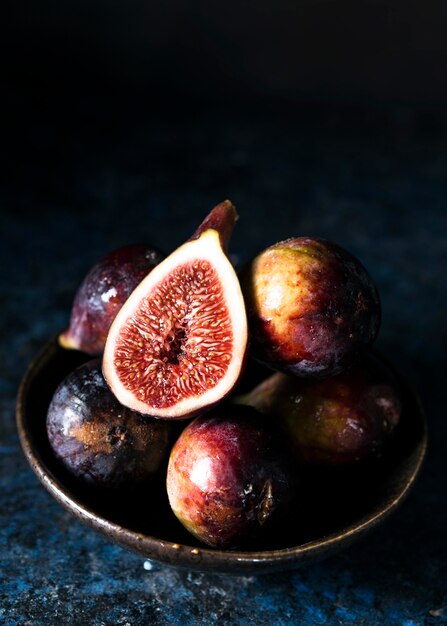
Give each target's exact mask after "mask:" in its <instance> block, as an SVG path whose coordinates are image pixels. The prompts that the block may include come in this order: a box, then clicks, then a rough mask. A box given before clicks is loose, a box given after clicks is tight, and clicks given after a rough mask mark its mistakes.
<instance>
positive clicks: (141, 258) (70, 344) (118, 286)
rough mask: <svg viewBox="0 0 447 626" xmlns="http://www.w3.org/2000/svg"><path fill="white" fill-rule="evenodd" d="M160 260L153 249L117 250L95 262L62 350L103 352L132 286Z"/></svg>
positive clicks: (77, 300) (81, 289)
mask: <svg viewBox="0 0 447 626" xmlns="http://www.w3.org/2000/svg"><path fill="white" fill-rule="evenodd" d="M162 259H163V255H162V254H161V253H160V252H159V251H158V250H156V249H155V248H152V247H148V246H143V245H132V246H125V247H123V248H118V249H117V250H114V251H113V252H110V253H109V254H107V255H106V256H105V257H104V258H103V259H101V260H100V261H98V263H96V264H95V265H94V266H93V267H92V268H91V270H90V271H89V272H88V274H87V276H86V277H85V278H84V280H83V282H82V284H81V286H80V287H79V289H78V291H77V293H76V296H75V299H74V302H73V307H72V310H71V317H70V325H69V328H68V329H67V330H66V331H65V332H64V333H62V334H61V335H60V337H59V343H60V344H61V346H62V347H63V348H67V349H74V350H81V351H82V352H86V353H87V354H89V355H91V356H98V355H100V354H102V353H103V351H104V346H105V342H106V338H107V333H108V332H109V329H110V326H111V324H112V322H113V320H114V319H115V317H116V315H117V313H118V311H119V310H120V309H121V307H122V306H123V304H124V302H125V301H126V300H127V298H128V297H129V296H130V294H131V293H132V291H133V290H134V289H135V287H136V286H137V285H138V283H140V282H141V281H142V280H143V278H144V277H145V276H147V274H149V272H150V271H151V270H152V269H153V268H154V267H155V266H156V265H158V263H160V261H161V260H162Z"/></svg>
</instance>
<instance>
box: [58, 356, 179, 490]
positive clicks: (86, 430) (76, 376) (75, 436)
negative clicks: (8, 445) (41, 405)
mask: <svg viewBox="0 0 447 626" xmlns="http://www.w3.org/2000/svg"><path fill="white" fill-rule="evenodd" d="M47 434H48V441H49V443H50V446H51V448H52V450H53V452H54V454H55V456H56V457H57V458H58V459H59V461H60V462H61V463H62V465H64V467H65V468H66V469H67V470H68V471H69V472H70V474H72V475H73V476H75V477H76V478H77V479H80V480H81V481H83V482H84V483H86V484H89V485H92V486H95V487H99V488H103V489H106V490H112V489H121V488H124V487H126V488H127V487H131V488H133V487H136V486H138V485H139V484H143V483H145V482H146V481H148V480H150V479H151V478H152V477H153V476H154V475H155V473H156V472H157V470H158V469H159V468H160V466H161V464H162V462H163V461H164V460H165V459H167V456H168V454H169V449H170V434H171V429H170V424H169V423H167V422H160V421H159V420H154V419H152V418H148V417H143V416H142V415H140V414H138V413H135V412H134V411H131V410H130V409H127V408H125V407H123V406H122V405H120V404H119V402H118V401H117V400H116V398H115V397H114V395H113V394H112V392H111V391H110V390H109V388H108V386H107V384H106V382H105V380H104V378H103V375H102V372H101V363H100V360H99V359H94V360H92V361H89V362H87V363H85V364H84V365H81V366H80V367H78V368H77V369H75V370H74V371H73V372H71V373H70V374H69V375H68V376H67V378H66V379H65V380H63V381H62V383H61V384H60V385H59V387H58V388H57V389H56V392H55V393H54V395H53V398H52V400H51V403H50V405H49V408H48V413H47Z"/></svg>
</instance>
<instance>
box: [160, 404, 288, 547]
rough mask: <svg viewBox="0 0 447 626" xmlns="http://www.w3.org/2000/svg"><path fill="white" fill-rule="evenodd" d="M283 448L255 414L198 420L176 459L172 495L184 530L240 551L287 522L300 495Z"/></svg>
mask: <svg viewBox="0 0 447 626" xmlns="http://www.w3.org/2000/svg"><path fill="white" fill-rule="evenodd" d="M286 458H287V454H286V450H285V448H284V444H283V442H281V441H280V440H279V439H278V435H277V433H275V432H274V431H272V430H271V429H270V428H269V426H268V423H266V420H265V419H263V417H262V415H260V414H259V413H258V412H257V411H255V410H254V409H252V408H250V407H243V406H236V405H233V406H232V405H229V404H227V405H226V406H225V407H223V406H219V407H218V409H217V410H216V409H215V410H214V411H212V412H211V413H208V414H207V415H202V416H200V417H197V418H196V419H195V420H194V421H193V422H191V423H190V424H189V425H188V426H187V427H186V428H185V430H184V431H183V432H182V434H181V435H180V437H179V438H178V440H177V442H176V443H175V444H174V447H173V449H172V451H171V455H170V458H169V464H168V472H167V481H166V485H167V492H168V498H169V503H170V505H171V508H172V510H173V512H174V514H175V515H176V517H177V518H178V519H179V520H180V522H181V523H182V524H183V525H184V526H185V528H187V530H189V532H191V533H192V534H193V535H194V536H195V537H196V538H198V539H199V540H200V541H202V542H204V543H206V544H208V545H209V546H213V547H224V548H228V547H236V546H240V545H241V544H244V543H247V542H249V541H252V540H253V539H254V538H259V537H261V536H263V535H264V533H265V532H266V530H267V529H268V528H269V526H270V525H271V524H272V523H273V522H274V521H275V520H276V521H277V520H278V519H281V518H282V515H284V513H285V512H286V511H287V509H288V505H289V504H290V503H291V501H292V499H293V496H294V493H295V488H294V479H293V475H292V473H291V471H290V468H289V466H288V462H286Z"/></svg>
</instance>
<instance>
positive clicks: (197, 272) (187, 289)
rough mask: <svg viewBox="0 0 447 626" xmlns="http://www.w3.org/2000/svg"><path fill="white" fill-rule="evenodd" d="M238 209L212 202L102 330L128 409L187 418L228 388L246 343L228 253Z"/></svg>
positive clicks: (106, 365)
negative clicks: (105, 332) (202, 217)
mask: <svg viewBox="0 0 447 626" xmlns="http://www.w3.org/2000/svg"><path fill="white" fill-rule="evenodd" d="M236 218H237V214H236V211H235V209H234V207H233V205H232V204H231V202H229V201H225V202H223V203H221V204H219V205H217V206H216V207H215V208H214V209H213V210H212V211H211V213H210V214H209V215H208V217H207V218H206V219H205V220H204V222H203V223H202V224H201V225H200V226H199V228H198V230H197V231H196V233H195V234H194V235H193V237H192V238H191V239H190V240H189V241H188V242H186V243H185V244H183V245H182V246H180V248H178V249H177V250H175V252H173V253H172V254H171V255H170V256H169V257H167V258H166V259H165V260H164V261H162V262H161V263H160V264H159V265H157V267H155V268H154V269H153V270H152V272H151V273H150V274H149V275H148V276H147V277H146V278H145V279H144V280H143V281H142V282H141V283H140V284H139V285H138V287H137V288H136V289H135V290H134V291H133V293H132V294H131V296H130V297H129V298H128V300H127V301H126V303H125V304H124V306H123V307H122V309H121V310H120V311H119V313H118V315H117V316H116V318H115V320H114V322H113V324H112V326H111V328H110V331H109V335H108V338H107V342H106V346H105V350H104V357H103V372H104V376H105V378H106V380H107V382H108V384H109V386H110V388H111V390H112V391H113V393H114V394H115V396H116V397H117V399H118V400H119V402H120V403H121V404H123V405H125V406H127V407H129V408H130V409H133V410H135V411H139V412H140V413H143V414H149V415H152V416H154V417H159V418H166V419H170V418H185V417H190V416H192V415H197V414H198V413H200V412H202V411H204V410H205V409H207V408H210V407H211V406H212V405H213V404H216V403H217V402H219V401H220V400H222V399H223V398H224V397H225V396H226V395H227V394H228V393H229V392H230V391H231V390H232V388H233V386H234V385H235V383H236V382H237V380H238V378H239V375H240V373H241V370H242V367H243V364H244V359H245V351H246V345H247V320H246V314H245V305H244V300H243V297H242V292H241V289H240V285H239V280H238V278H237V276H236V273H235V271H234V269H233V267H232V265H231V263H230V261H229V259H228V257H227V255H226V247H227V244H228V241H229V238H230V236H231V232H232V230H233V227H234V224H235V221H236Z"/></svg>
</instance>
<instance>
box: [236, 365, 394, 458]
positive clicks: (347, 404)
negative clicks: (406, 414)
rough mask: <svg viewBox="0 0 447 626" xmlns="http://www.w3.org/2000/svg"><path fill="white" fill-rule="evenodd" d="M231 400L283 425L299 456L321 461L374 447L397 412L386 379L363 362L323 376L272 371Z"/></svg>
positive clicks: (389, 429) (383, 438)
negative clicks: (301, 377)
mask: <svg viewBox="0 0 447 626" xmlns="http://www.w3.org/2000/svg"><path fill="white" fill-rule="evenodd" d="M235 401H237V402H241V403H243V404H248V405H250V406H253V407H255V408H257V409H258V410H259V411H261V412H262V413H264V414H266V415H268V416H270V418H271V419H272V420H273V421H274V422H275V423H276V424H277V425H278V426H279V427H281V428H282V429H284V430H285V432H286V434H287V438H288V440H289V441H290V443H291V445H292V446H293V447H294V450H295V455H296V458H297V459H298V460H299V461H302V462H305V463H312V464H323V465H343V464H347V463H351V462H354V461H360V460H362V459H364V458H366V457H368V456H370V455H373V454H374V453H377V452H379V451H380V450H381V448H382V446H383V444H384V443H385V441H386V439H387V437H388V436H389V434H390V433H391V432H392V431H393V429H394V428H395V426H396V425H397V423H398V421H399V418H400V414H401V401H400V398H399V394H398V392H397V391H396V387H395V386H394V384H393V383H392V382H391V379H390V378H389V377H387V376H385V377H384V376H383V375H382V374H381V373H379V372H377V371H374V369H371V368H370V367H368V366H366V365H363V364H359V365H357V366H354V367H352V368H351V369H350V370H348V371H347V372H344V373H342V374H339V375H338V376H334V377H333V378H329V379H326V380H303V379H300V378H297V377H293V376H290V375H286V374H282V373H279V372H278V373H276V374H273V375H272V376H271V377H270V378H268V379H267V380H265V381H264V382H262V383H261V384H260V385H258V386H257V387H256V388H255V389H253V390H252V391H251V392H250V393H248V394H246V395H245V396H241V397H239V398H237V399H235Z"/></svg>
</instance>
